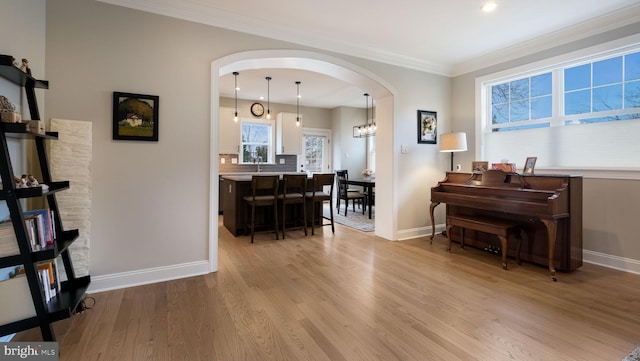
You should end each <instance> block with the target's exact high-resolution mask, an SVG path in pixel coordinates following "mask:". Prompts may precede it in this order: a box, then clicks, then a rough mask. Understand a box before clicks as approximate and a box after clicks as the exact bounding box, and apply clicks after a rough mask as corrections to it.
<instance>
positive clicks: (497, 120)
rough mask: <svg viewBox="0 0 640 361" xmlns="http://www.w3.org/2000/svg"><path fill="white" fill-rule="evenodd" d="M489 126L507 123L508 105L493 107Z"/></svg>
mask: <svg viewBox="0 0 640 361" xmlns="http://www.w3.org/2000/svg"><path fill="white" fill-rule="evenodd" d="M491 116H492V119H491V124H504V123H508V122H509V105H508V104H502V105H494V106H493V107H492V111H491Z"/></svg>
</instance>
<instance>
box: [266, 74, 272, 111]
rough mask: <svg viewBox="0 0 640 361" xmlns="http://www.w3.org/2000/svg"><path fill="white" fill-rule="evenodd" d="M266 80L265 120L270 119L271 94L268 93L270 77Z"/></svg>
mask: <svg viewBox="0 0 640 361" xmlns="http://www.w3.org/2000/svg"><path fill="white" fill-rule="evenodd" d="M265 79H267V119H271V94H270V91H269V83H270V82H271V77H270V76H268V77H266V78H265Z"/></svg>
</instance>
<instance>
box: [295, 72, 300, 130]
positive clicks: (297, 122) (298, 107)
mask: <svg viewBox="0 0 640 361" xmlns="http://www.w3.org/2000/svg"><path fill="white" fill-rule="evenodd" d="M296 87H297V88H298V95H297V96H296V127H299V126H300V81H297V82H296Z"/></svg>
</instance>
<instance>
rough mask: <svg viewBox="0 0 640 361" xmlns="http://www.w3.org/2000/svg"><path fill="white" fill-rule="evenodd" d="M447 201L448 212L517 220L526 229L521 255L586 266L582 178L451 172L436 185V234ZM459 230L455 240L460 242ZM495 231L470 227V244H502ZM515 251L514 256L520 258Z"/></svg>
mask: <svg viewBox="0 0 640 361" xmlns="http://www.w3.org/2000/svg"><path fill="white" fill-rule="evenodd" d="M441 203H445V204H446V214H447V215H460V216H465V215H467V216H482V217H493V218H497V219H502V220H508V221H510V222H515V223H517V224H518V225H519V226H520V227H521V228H522V229H523V230H524V231H525V232H526V235H527V237H526V240H524V241H523V243H522V251H521V254H520V258H521V259H522V260H523V261H528V262H532V263H536V264H540V265H545V266H548V267H549V271H550V273H551V276H552V277H553V278H554V280H555V271H556V269H557V270H560V271H567V272H568V271H573V270H575V269H577V268H579V267H581V266H582V177H581V176H570V175H533V174H517V173H506V172H503V171H501V170H489V171H486V172H484V173H459V172H447V174H446V177H445V179H444V180H442V181H440V182H438V185H436V186H435V187H433V188H431V206H430V209H429V213H430V214H429V216H430V218H431V224H432V234H431V238H433V236H434V234H435V222H434V209H435V208H436V207H437V206H438V205H439V204H441ZM459 232H460V230H456V229H455V228H454V232H452V233H453V234H451V235H449V236H450V237H453V238H452V239H453V240H454V241H458V242H459V241H460V233H459ZM495 239H496V237H495V236H494V235H491V234H486V233H481V232H474V231H467V232H465V244H470V245H473V246H476V247H480V248H485V247H487V246H490V245H491V246H495V245H496V243H495V242H496V240H495ZM515 252H516V250H515V249H509V250H508V254H509V255H510V256H515Z"/></svg>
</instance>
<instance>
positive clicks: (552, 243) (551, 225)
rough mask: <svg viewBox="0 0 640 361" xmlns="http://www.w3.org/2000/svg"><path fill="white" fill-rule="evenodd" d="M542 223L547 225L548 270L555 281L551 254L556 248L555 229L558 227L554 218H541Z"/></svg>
mask: <svg viewBox="0 0 640 361" xmlns="http://www.w3.org/2000/svg"><path fill="white" fill-rule="evenodd" d="M541 221H542V223H544V225H545V226H546V227H547V235H548V237H549V272H550V273H551V279H552V280H553V281H554V282H556V281H557V280H558V279H557V278H556V269H555V266H554V265H553V263H554V262H553V255H554V254H555V249H556V231H557V228H558V221H557V220H555V219H541Z"/></svg>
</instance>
